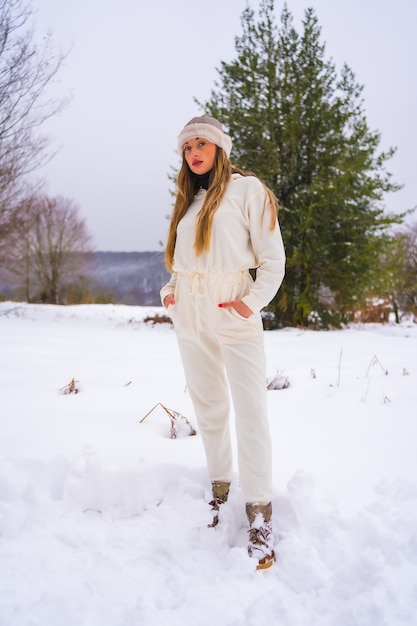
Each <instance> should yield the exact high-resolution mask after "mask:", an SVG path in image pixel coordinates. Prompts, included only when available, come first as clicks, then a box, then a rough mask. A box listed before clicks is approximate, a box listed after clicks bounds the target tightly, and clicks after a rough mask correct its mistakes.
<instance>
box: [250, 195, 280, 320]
mask: <svg viewBox="0 0 417 626" xmlns="http://www.w3.org/2000/svg"><path fill="white" fill-rule="evenodd" d="M259 184H260V183H259ZM264 199H265V193H264V192H263V193H262V194H259V193H256V194H252V195H251V196H250V197H248V199H247V204H248V207H247V210H248V215H249V230H250V240H251V244H252V248H253V252H254V254H255V257H256V260H257V271H256V280H255V281H254V283H253V285H252V286H251V289H250V292H249V294H248V295H247V296H245V297H244V298H243V299H242V300H243V302H244V303H245V304H246V305H247V306H248V307H249V308H250V309H251V310H252V311H253V312H254V313H255V312H258V311H260V310H261V309H262V308H263V307H265V306H266V305H267V304H269V303H270V302H271V300H272V299H273V298H274V296H275V294H276V293H277V291H278V289H279V287H280V285H281V283H282V280H283V278H284V274H285V250H284V244H283V241H282V236H281V230H280V227H279V223H278V220H277V221H276V224H275V229H274V230H273V231H271V230H270V215H269V209H268V206H267V207H266V209H265V211H264Z"/></svg>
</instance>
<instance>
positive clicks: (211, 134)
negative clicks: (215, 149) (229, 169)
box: [178, 115, 232, 157]
mask: <svg viewBox="0 0 417 626" xmlns="http://www.w3.org/2000/svg"><path fill="white" fill-rule="evenodd" d="M194 137H204V138H205V139H208V140H209V141H211V142H212V143H215V144H216V146H219V147H220V148H223V150H224V151H225V153H226V155H227V156H228V157H230V152H231V150H232V140H231V139H230V137H229V135H226V133H225V132H224V131H223V126H222V125H221V123H220V122H219V121H218V120H216V119H214V117H210V116H209V115H201V116H200V117H193V119H192V120H190V121H189V122H188V124H186V125H185V126H184V128H183V129H182V131H181V132H180V134H179V135H178V152H179V153H180V154H182V153H183V146H184V144H185V142H186V141H188V140H189V139H192V138H194Z"/></svg>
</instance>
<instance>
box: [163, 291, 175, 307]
mask: <svg viewBox="0 0 417 626" xmlns="http://www.w3.org/2000/svg"><path fill="white" fill-rule="evenodd" d="M171 304H175V298H174V294H173V293H170V294H168V295H167V296H165V298H164V307H165V308H166V309H167V308H168V307H169V306H170V305H171Z"/></svg>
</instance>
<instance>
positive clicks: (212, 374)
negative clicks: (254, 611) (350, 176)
mask: <svg viewBox="0 0 417 626" xmlns="http://www.w3.org/2000/svg"><path fill="white" fill-rule="evenodd" d="M231 147H232V142H231V139H230V137H229V136H228V135H227V134H226V133H225V132H224V130H223V127H222V125H221V123H220V122H219V121H218V120H216V119H214V118H212V117H209V116H207V115H203V116H201V117H195V118H193V119H192V120H191V121H190V122H188V124H186V126H185V127H184V128H183V129H182V130H181V132H180V134H179V137H178V149H179V152H180V154H181V155H182V165H181V169H180V171H179V174H178V181H177V195H176V201H175V205H174V209H173V213H172V217H171V222H170V227H169V233H168V241H167V246H166V265H167V268H168V270H169V271H170V272H171V280H170V282H169V283H168V284H167V285H165V286H164V287H163V288H162V290H161V300H162V303H163V305H164V306H165V307H166V308H167V309H168V310H169V312H170V314H171V316H172V320H173V323H174V327H175V331H176V335H177V340H178V345H179V349H180V353H181V358H182V362H183V367H184V371H185V377H186V381H187V386H188V389H189V392H190V396H191V400H192V402H193V407H194V410H195V414H196V417H197V422H198V426H199V430H200V432H201V435H202V438H203V443H204V448H205V452H206V458H207V467H208V474H209V479H210V481H211V484H212V493H213V499H212V501H211V502H210V505H211V507H212V512H213V521H212V523H211V524H210V526H216V525H217V523H218V522H219V509H220V506H221V504H223V503H224V502H226V500H227V497H228V493H229V487H230V483H231V480H232V475H233V458H232V446H231V434H230V425H229V417H230V400H229V398H230V396H231V398H232V401H233V408H234V412H235V423H236V437H237V450H238V469H239V481H240V487H241V489H242V493H243V496H244V499H245V502H246V513H247V516H248V520H249V545H248V552H249V555H250V556H252V557H254V558H256V559H257V560H258V563H257V568H259V569H262V568H266V567H269V566H270V565H272V563H273V562H274V560H275V554H274V539H273V534H272V520H271V516H272V505H271V500H272V495H273V491H272V469H271V465H272V463H271V461H272V459H271V438H270V432H269V424H268V416H267V407H266V393H267V390H266V367H265V354H264V346H263V328H262V319H261V314H260V311H261V309H262V308H263V307H264V306H266V305H267V304H268V303H269V302H270V301H271V300H272V298H273V297H274V296H275V294H276V292H277V290H278V288H279V286H280V284H281V282H282V280H283V277H284V268H285V252H284V246H283V243H282V237H281V233H280V228H279V225H278V220H277V201H276V198H275V196H274V195H273V193H272V192H271V190H269V189H268V188H267V187H266V186H265V185H264V184H263V183H262V182H261V181H260V180H259V179H258V178H257V177H256V176H254V175H249V174H246V173H245V172H243V171H241V170H239V169H237V168H235V167H233V166H232V164H231V161H230V152H231ZM255 268H256V278H255V279H254V278H253V272H252V273H250V271H249V270H253V269H255Z"/></svg>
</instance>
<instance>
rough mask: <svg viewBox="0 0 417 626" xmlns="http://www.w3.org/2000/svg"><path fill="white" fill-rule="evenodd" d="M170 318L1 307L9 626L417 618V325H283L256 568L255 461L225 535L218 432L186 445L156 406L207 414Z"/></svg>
mask: <svg viewBox="0 0 417 626" xmlns="http://www.w3.org/2000/svg"><path fill="white" fill-rule="evenodd" d="M154 313H162V309H159V308H152V309H150V308H145V307H129V306H113V305H85V306H69V307H58V306H41V305H26V304H19V303H11V302H5V303H0V385H1V397H0V412H1V421H0V424H1V430H0V626H159V625H162V626H165V625H167V626H275V625H276V626H415V624H416V623H417V454H416V450H417V325H415V324H414V325H413V324H412V323H409V324H406V323H405V324H402V325H401V326H395V325H387V326H379V325H366V326H355V327H351V328H349V329H346V330H341V331H332V332H312V331H300V330H297V329H284V330H280V331H274V332H266V333H265V344H266V351H267V360H268V376H269V377H271V378H272V377H273V376H274V375H275V374H276V373H277V372H278V373H279V374H280V375H281V376H282V377H283V378H287V379H288V381H289V383H290V386H289V387H288V388H287V389H281V390H271V391H268V403H269V417H270V424H271V431H272V436H273V448H274V487H275V496H274V500H273V507H274V512H273V524H274V529H275V535H276V543H277V545H276V552H277V555H278V559H277V563H276V564H275V565H274V567H273V568H271V569H270V570H268V571H265V572H256V571H255V562H254V561H253V560H251V559H250V558H249V557H248V555H247V551H246V543H247V530H246V519H245V512H244V502H243V500H242V494H241V492H240V489H239V482H238V475H237V470H236V473H235V480H234V483H233V485H232V490H231V495H230V499H229V502H228V503H227V504H226V505H224V507H223V509H222V514H221V518H220V519H221V522H220V524H219V526H218V527H217V528H216V529H209V528H207V523H208V522H209V521H210V515H209V507H208V505H207V502H208V500H209V499H210V485H209V482H208V479H207V476H206V469H205V458H204V453H203V447H202V442H201V438H200V435H199V433H198V432H197V435H196V436H188V432H189V431H188V426H187V424H186V423H185V421H184V420H182V419H179V420H177V421H178V432H177V438H175V439H174V438H171V437H170V426H171V423H170V419H169V415H168V414H167V413H166V412H165V411H164V410H163V408H162V407H161V406H160V405H158V403H161V404H162V405H164V406H165V407H167V408H169V409H171V410H174V411H176V412H178V413H179V414H181V415H183V416H185V417H186V418H187V419H188V420H189V421H190V422H191V423H192V425H193V426H195V427H196V428H197V424H196V423H195V418H194V414H193V410H192V406H191V402H190V398H189V395H188V393H187V390H186V388H185V381H184V376H183V371H182V367H181V363H180V359H179V354H178V351H177V345H176V339H175V334H174V331H173V329H172V327H171V326H170V325H168V324H158V325H155V326H151V325H149V324H147V323H145V322H144V321H143V320H144V318H145V317H146V316H147V315H152V314H154ZM72 379H74V380H75V381H77V382H75V387H76V389H77V390H78V393H64V391H68V390H69V388H68V387H67V385H68V384H69V383H70V382H71V380H72ZM155 405H158V406H157V408H156V409H155V410H154V411H152V412H151V413H150V414H149V415H148V417H147V418H146V419H145V421H143V422H142V423H141V422H140V420H141V419H142V418H143V417H144V416H145V415H146V414H147V413H148V412H149V411H150V410H151V409H152V408H153V407H154V406H155Z"/></svg>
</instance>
